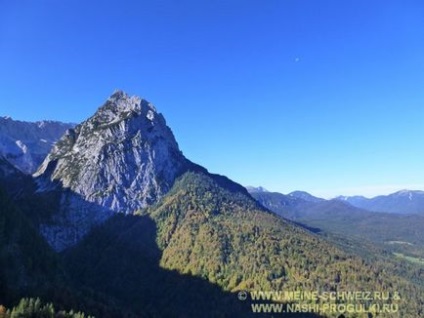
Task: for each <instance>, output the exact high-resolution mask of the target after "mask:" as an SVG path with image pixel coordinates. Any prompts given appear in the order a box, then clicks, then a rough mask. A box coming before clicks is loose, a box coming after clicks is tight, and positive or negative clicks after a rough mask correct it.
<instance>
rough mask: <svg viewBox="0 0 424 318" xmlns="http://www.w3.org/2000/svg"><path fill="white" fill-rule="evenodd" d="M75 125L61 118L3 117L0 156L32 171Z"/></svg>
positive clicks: (27, 172)
mask: <svg viewBox="0 0 424 318" xmlns="http://www.w3.org/2000/svg"><path fill="white" fill-rule="evenodd" d="M72 127H74V124H65V123H61V122H58V121H38V122H33V123H31V122H24V121H19V120H13V119H12V118H10V117H0V156H3V157H4V158H6V159H7V160H8V161H9V162H10V163H11V164H13V165H14V166H15V167H16V168H18V169H19V170H21V171H22V172H24V173H26V174H32V173H34V172H35V170H36V169H37V168H38V167H39V166H40V164H41V162H42V161H43V160H44V158H45V157H46V156H47V154H48V153H49V152H50V150H51V148H52V146H53V145H54V143H55V142H56V141H57V140H58V139H59V138H60V137H61V136H62V135H63V134H64V132H65V131H66V130H67V129H69V128H72Z"/></svg>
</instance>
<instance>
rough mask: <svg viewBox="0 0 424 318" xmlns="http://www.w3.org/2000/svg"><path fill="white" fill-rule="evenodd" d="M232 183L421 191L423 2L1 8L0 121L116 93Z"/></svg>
mask: <svg viewBox="0 0 424 318" xmlns="http://www.w3.org/2000/svg"><path fill="white" fill-rule="evenodd" d="M118 88H119V89H123V90H125V91H127V92H128V93H129V94H134V95H139V96H142V97H144V98H146V99H148V100H149V101H151V102H152V103H153V104H155V106H156V107H157V109H158V110H159V111H160V112H162V113H163V114H164V116H165V117H166V119H167V122H168V124H169V125H170V127H171V128H172V130H173V131H174V134H175V136H176V138H177V140H178V142H179V145H180V147H181V149H182V150H183V152H184V153H185V155H186V156H187V157H188V158H189V159H191V160H192V161H195V162H197V163H199V164H202V165H204V166H205V167H206V168H208V169H209V170H210V171H211V172H215V173H220V174H224V175H227V176H228V177H230V178H232V179H233V180H235V181H237V182H239V183H242V184H244V185H262V186H264V187H265V188H268V189H269V190H273V191H279V192H283V193H287V192H290V191H293V190H299V189H300V190H306V191H309V192H311V193H313V194H315V195H319V196H324V197H332V196H335V195H338V194H346V195H351V194H364V195H367V196H372V195H376V194H382V193H389V192H393V191H396V190H400V189H403V188H413V189H424V147H422V143H423V132H424V90H423V88H424V2H422V1H421V0H399V1H390V0H385V1H380V0H375V1H364V0H355V1H353V0H352V1H349V0H346V1H340V0H320V1H312V0H309V1H306V0H284V1H283V0H265V1H258V0H256V1H251V0H245V1H238V0H233V1H231V0H226V1H224V0H214V1H198V0H197V1H194V0H178V1H177V0H174V1H171V0H169V1H165V0H156V1H128V0H120V1H81V0H60V1H58V0H20V1H7V0H3V1H0V115H8V116H11V117H13V118H15V119H20V120H31V121H33V120H40V119H57V120H61V121H67V122H69V121H70V122H80V121H82V120H84V119H85V118H87V117H88V116H90V115H91V114H92V113H94V112H95V110H96V109H97V107H98V106H100V105H101V104H102V103H103V101H104V100H105V99H106V98H107V97H108V96H109V95H110V94H111V93H112V92H113V91H114V90H115V89H118Z"/></svg>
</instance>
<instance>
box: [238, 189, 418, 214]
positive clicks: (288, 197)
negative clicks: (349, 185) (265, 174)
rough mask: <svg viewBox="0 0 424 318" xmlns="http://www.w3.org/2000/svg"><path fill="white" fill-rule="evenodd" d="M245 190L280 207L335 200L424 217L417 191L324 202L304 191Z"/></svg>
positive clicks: (345, 197)
mask: <svg viewBox="0 0 424 318" xmlns="http://www.w3.org/2000/svg"><path fill="white" fill-rule="evenodd" d="M246 189H247V190H248V191H249V193H251V194H252V195H253V196H255V197H259V198H261V200H265V199H267V200H269V199H271V198H275V200H278V201H279V205H281V206H292V205H293V204H296V202H297V203H298V202H299V201H297V200H296V199H301V200H303V201H306V202H316V203H317V202H325V201H326V202H329V201H334V200H336V201H340V202H343V203H347V204H349V205H351V206H354V207H357V208H360V209H363V210H368V211H371V212H385V213H396V214H420V215H424V191H419V190H401V191H398V192H395V193H392V194H389V195H380V196H376V197H374V198H366V197H364V196H338V197H336V198H334V199H332V200H325V199H323V198H318V197H315V196H313V195H311V194H310V193H308V192H305V191H294V192H291V193H289V194H282V193H278V192H270V191H268V190H265V188H263V187H252V186H247V187H246ZM269 203H271V202H269ZM271 204H272V203H271ZM286 212H287V211H286Z"/></svg>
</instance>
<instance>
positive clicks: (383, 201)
mask: <svg viewBox="0 0 424 318" xmlns="http://www.w3.org/2000/svg"><path fill="white" fill-rule="evenodd" d="M337 199H338V200H341V201H345V202H348V203H350V204H351V205H354V206H356V207H359V208H363V209H366V210H370V211H375V212H389V213H400V214H422V215H424V191H412V190H402V191H398V192H396V193H392V194H389V195H380V196H377V197H375V198H371V199H368V198H365V197H362V196H353V197H346V196H341V197H338V198H337Z"/></svg>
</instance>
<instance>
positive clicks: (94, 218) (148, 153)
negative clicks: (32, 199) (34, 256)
mask: <svg viewBox="0 0 424 318" xmlns="http://www.w3.org/2000/svg"><path fill="white" fill-rule="evenodd" d="M187 164H188V161H187V160H186V159H185V157H184V156H183V154H182V152H181V151H180V150H179V148H178V144H177V142H176V140H175V138H174V135H173V134H172V131H171V130H170V129H169V127H168V126H167V125H166V122H165V119H164V118H163V116H162V115H161V114H159V113H158V112H157V111H156V110H155V108H154V107H153V105H151V104H150V103H149V102H147V101H146V100H143V99H141V98H139V97H135V96H133V97H130V96H128V95H127V94H126V93H124V92H121V91H118V92H116V93H114V94H113V95H112V96H111V97H110V98H109V99H108V100H107V101H106V103H105V104H104V105H103V106H102V107H100V108H99V110H98V111H97V112H96V113H95V114H94V115H93V116H92V117H91V118H89V119H88V120H86V121H84V122H83V123H81V124H80V125H77V126H76V127H75V129H70V130H68V131H67V132H66V134H65V135H64V136H63V137H62V138H61V139H60V140H59V141H58V142H57V143H56V145H55V146H54V148H53V149H52V151H51V152H50V154H49V155H48V156H47V157H46V159H45V160H44V162H43V163H42V165H41V166H40V168H39V170H38V171H37V172H36V173H35V174H34V176H35V177H36V182H37V184H38V187H39V190H38V191H39V192H49V191H50V192H54V191H52V190H54V189H55V190H57V189H62V194H61V199H60V201H61V202H62V203H61V211H60V213H57V214H56V215H55V216H54V217H53V221H52V222H49V224H48V225H47V224H46V225H44V226H43V227H42V232H43V234H44V235H45V236H46V237H47V239H48V241H49V242H50V243H51V244H52V245H53V246H54V247H55V248H56V249H58V250H60V249H63V248H65V247H67V246H69V245H72V244H73V243H75V242H77V241H78V240H79V239H80V238H81V237H82V236H83V235H84V234H85V233H86V232H87V231H88V230H89V229H90V227H91V226H92V225H94V224H96V223H98V222H102V221H103V220H105V219H106V218H108V217H109V216H110V215H111V214H113V213H115V212H123V213H129V214H130V213H133V212H135V211H136V210H138V209H140V208H143V207H145V206H147V205H150V204H152V203H154V202H156V201H157V200H158V199H159V198H161V197H162V196H163V195H164V194H166V193H167V192H168V191H169V190H170V188H171V187H172V185H173V183H174V180H175V179H176V177H177V176H178V174H179V173H181V171H182V170H183V169H184V168H185V167H186V166H187ZM63 190H65V191H63ZM70 231H72V233H71V232H70ZM58 242H60V243H58Z"/></svg>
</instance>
